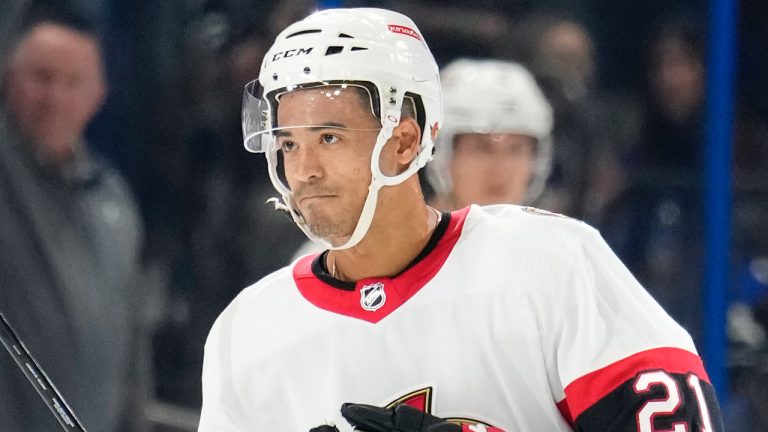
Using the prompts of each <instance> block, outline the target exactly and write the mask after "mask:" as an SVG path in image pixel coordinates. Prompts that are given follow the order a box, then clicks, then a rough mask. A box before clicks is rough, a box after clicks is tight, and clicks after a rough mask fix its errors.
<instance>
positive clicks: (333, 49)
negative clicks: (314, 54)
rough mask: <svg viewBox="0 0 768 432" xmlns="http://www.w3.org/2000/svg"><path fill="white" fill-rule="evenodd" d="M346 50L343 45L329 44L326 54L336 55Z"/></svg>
mask: <svg viewBox="0 0 768 432" xmlns="http://www.w3.org/2000/svg"><path fill="white" fill-rule="evenodd" d="M342 51H344V47H343V46H329V47H328V49H327V50H325V55H327V56H329V55H334V54H338V53H340V52H342Z"/></svg>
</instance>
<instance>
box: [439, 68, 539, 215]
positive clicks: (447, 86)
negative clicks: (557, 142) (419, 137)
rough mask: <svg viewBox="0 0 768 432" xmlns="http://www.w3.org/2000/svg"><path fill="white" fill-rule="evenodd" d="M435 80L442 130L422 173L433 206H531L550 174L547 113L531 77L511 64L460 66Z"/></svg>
mask: <svg viewBox="0 0 768 432" xmlns="http://www.w3.org/2000/svg"><path fill="white" fill-rule="evenodd" d="M440 79H441V84H442V86H443V98H444V99H443V100H444V112H445V126H444V127H443V129H442V130H441V131H440V134H439V135H438V143H437V145H436V148H435V156H434V160H433V161H432V162H431V163H429V164H428V165H427V167H426V169H427V173H428V178H429V179H430V183H431V184H432V186H433V187H434V189H435V191H436V192H437V195H436V197H435V199H434V200H432V205H434V206H435V207H436V208H438V209H440V210H446V211H452V210H456V209H460V208H463V207H466V206H468V205H470V204H480V205H488V204H500V203H506V204H530V203H532V202H534V201H535V200H536V198H538V196H539V195H540V194H541V192H542V190H543V189H544V185H545V183H546V179H547V176H548V175H549V170H550V164H551V158H552V154H551V152H552V142H551V140H552V137H551V132H552V108H551V107H550V105H549V103H548V102H547V100H546V99H545V97H544V95H543V94H542V92H541V90H540V89H539V87H538V85H537V84H536V81H535V80H534V78H533V75H531V73H530V72H528V70H527V69H525V67H523V66H521V65H520V64H517V63H512V62H505V61H500V60H471V59H459V60H456V61H453V62H451V63H450V64H448V65H447V66H446V67H445V68H443V69H442V71H441V72H440Z"/></svg>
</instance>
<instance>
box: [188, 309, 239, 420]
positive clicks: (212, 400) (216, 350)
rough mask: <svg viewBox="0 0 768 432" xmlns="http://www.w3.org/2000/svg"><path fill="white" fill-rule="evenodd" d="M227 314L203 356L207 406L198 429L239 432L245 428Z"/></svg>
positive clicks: (219, 320) (203, 408)
mask: <svg viewBox="0 0 768 432" xmlns="http://www.w3.org/2000/svg"><path fill="white" fill-rule="evenodd" d="M227 322H229V321H228V320H227V317H226V315H222V316H221V317H220V318H219V319H218V320H217V321H216V323H215V324H214V325H213V327H212V328H211V332H210V333H209V335H208V340H207V341H206V343H205V357H204V360H203V376H202V383H203V407H202V410H201V412H200V424H199V426H198V432H214V431H215V432H236V431H241V430H245V429H246V428H243V427H241V426H240V425H239V423H238V420H237V418H238V415H237V412H238V407H239V406H240V403H239V401H238V400H237V399H236V396H235V391H234V386H233V385H232V374H231V367H230V366H229V357H230V354H229V353H230V350H229V349H228V347H227V344H228V340H229V338H228V334H227V333H228V332H227V331H226V330H227V328H226V327H228V326H227Z"/></svg>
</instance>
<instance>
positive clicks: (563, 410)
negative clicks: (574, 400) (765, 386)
mask: <svg viewBox="0 0 768 432" xmlns="http://www.w3.org/2000/svg"><path fill="white" fill-rule="evenodd" d="M557 409H558V410H559V411H560V415H561V416H563V418H564V419H565V421H567V422H568V424H569V425H571V427H572V428H573V427H574V423H573V417H572V416H571V409H570V408H569V407H568V399H563V400H561V401H560V402H558V403H557Z"/></svg>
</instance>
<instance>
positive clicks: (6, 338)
mask: <svg viewBox="0 0 768 432" xmlns="http://www.w3.org/2000/svg"><path fill="white" fill-rule="evenodd" d="M0 341H2V342H3V345H4V346H5V349H7V350H8V353H10V354H11V357H13V360H14V361H15V362H16V364H17V365H18V366H19V368H20V369H21V371H22V372H24V375H25V376H26V377H27V379H28V380H29V382H31V383H32V386H33V387H34V388H35V390H37V392H38V393H39V394H40V397H41V398H43V401H44V402H45V404H46V405H48V408H50V410H51V412H53V416H54V417H56V420H58V421H59V423H60V424H61V426H62V427H63V428H64V430H66V431H76V432H85V428H84V427H83V425H82V424H80V420H78V419H77V416H75V413H73V412H72V409H71V408H70V407H69V405H67V402H66V401H65V400H64V398H63V397H62V396H61V393H59V391H58V390H57V389H56V387H55V386H54V385H53V383H52V382H51V380H50V379H48V376H47V375H46V374H45V372H44V371H43V369H42V368H41V367H40V365H39V364H37V362H36V361H35V359H34V358H32V354H30V352H29V351H28V350H27V347H25V346H24V343H23V342H22V341H21V340H20V339H19V337H18V336H17V335H16V332H15V331H13V328H12V327H11V324H10V323H9V322H8V320H6V319H5V316H4V315H3V314H2V312H0Z"/></svg>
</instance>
